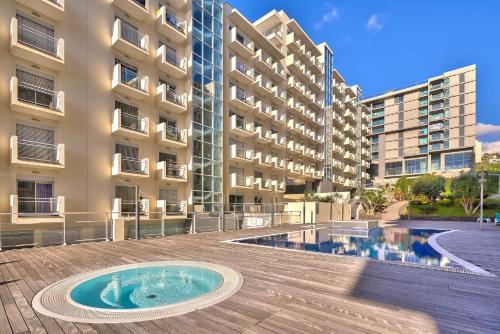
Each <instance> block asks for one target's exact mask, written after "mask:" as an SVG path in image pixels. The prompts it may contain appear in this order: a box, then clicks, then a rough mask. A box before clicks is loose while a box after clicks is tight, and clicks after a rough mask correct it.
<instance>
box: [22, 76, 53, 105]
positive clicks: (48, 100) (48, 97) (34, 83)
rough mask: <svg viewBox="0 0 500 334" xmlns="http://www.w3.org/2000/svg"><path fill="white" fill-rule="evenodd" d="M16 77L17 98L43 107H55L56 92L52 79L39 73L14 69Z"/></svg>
mask: <svg viewBox="0 0 500 334" xmlns="http://www.w3.org/2000/svg"><path fill="white" fill-rule="evenodd" d="M16 77H17V79H18V99H19V100H20V101H23V102H27V103H31V104H36V105H39V106H42V107H44V108H49V109H56V107H57V105H56V104H57V103H56V93H55V92H54V80H51V79H49V78H46V77H42V76H40V75H36V74H33V73H30V72H26V71H23V70H20V69H17V70H16Z"/></svg>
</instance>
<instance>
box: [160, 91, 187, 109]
mask: <svg viewBox="0 0 500 334" xmlns="http://www.w3.org/2000/svg"><path fill="white" fill-rule="evenodd" d="M165 98H166V99H167V100H168V101H170V102H172V103H175V104H177V105H180V106H185V105H186V99H185V98H184V95H182V94H179V93H177V92H174V91H171V90H169V89H167V90H166V92H165Z"/></svg>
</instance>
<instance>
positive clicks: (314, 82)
mask: <svg viewBox="0 0 500 334" xmlns="http://www.w3.org/2000/svg"><path fill="white" fill-rule="evenodd" d="M309 86H310V87H311V89H312V90H313V91H314V92H315V93H320V92H321V90H322V89H323V82H321V81H320V79H319V78H316V76H315V75H313V76H312V78H311V82H310V83H309Z"/></svg>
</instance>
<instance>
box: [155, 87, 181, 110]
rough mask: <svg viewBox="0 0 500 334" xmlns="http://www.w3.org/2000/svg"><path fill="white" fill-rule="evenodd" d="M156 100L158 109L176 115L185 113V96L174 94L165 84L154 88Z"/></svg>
mask: <svg viewBox="0 0 500 334" xmlns="http://www.w3.org/2000/svg"><path fill="white" fill-rule="evenodd" d="M156 100H157V103H158V107H160V108H162V109H165V110H167V111H170V112H173V113H176V114H182V113H185V112H187V104H186V94H180V93H177V92H174V91H172V90H170V89H169V88H168V87H167V85H166V84H160V85H159V86H158V87H157V88H156Z"/></svg>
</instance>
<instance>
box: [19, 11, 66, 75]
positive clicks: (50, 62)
mask: <svg viewBox="0 0 500 334" xmlns="http://www.w3.org/2000/svg"><path fill="white" fill-rule="evenodd" d="M34 2H39V1H34ZM10 53H11V54H12V55H14V56H16V57H19V58H22V59H24V60H27V61H29V62H30V63H31V62H32V63H36V64H38V65H41V66H43V67H47V68H50V69H53V70H56V71H58V70H60V69H61V67H62V65H64V40H63V39H62V38H54V37H52V36H49V35H46V34H44V33H43V32H41V31H37V30H36V29H34V28H32V27H29V26H26V25H20V24H19V22H18V20H17V18H15V17H13V18H12V19H11V21H10Z"/></svg>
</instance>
